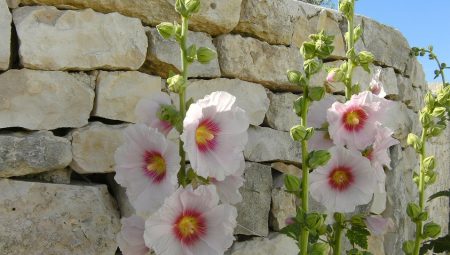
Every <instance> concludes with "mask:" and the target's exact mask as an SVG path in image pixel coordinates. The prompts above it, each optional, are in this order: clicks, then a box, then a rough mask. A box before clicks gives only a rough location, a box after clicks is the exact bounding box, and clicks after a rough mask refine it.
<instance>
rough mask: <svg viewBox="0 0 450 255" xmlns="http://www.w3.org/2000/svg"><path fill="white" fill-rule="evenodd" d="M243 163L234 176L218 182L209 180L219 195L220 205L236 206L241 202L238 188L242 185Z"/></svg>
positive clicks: (212, 179)
mask: <svg viewBox="0 0 450 255" xmlns="http://www.w3.org/2000/svg"><path fill="white" fill-rule="evenodd" d="M244 170H245V162H242V165H241V168H240V169H239V170H238V172H236V173H235V174H234V175H229V176H227V177H225V180H223V181H218V180H216V179H214V178H211V183H212V184H214V185H215V186H216V189H217V193H218V194H219V199H220V201H221V202H222V203H226V204H232V205H234V204H237V203H239V202H241V201H242V195H241V192H239V188H240V187H242V185H244V181H245V180H244V177H242V175H243V174H244Z"/></svg>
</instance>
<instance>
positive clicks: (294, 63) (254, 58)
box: [215, 35, 303, 91]
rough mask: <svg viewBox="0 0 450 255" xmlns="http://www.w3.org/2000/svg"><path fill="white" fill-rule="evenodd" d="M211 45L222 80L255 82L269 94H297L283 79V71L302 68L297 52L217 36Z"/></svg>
mask: <svg viewBox="0 0 450 255" xmlns="http://www.w3.org/2000/svg"><path fill="white" fill-rule="evenodd" d="M215 44H216V47H217V51H218V54H219V64H220V69H221V71H222V76H225V77H234V78H239V79H241V80H246V81H251V82H257V83H260V84H263V85H265V86H266V87H268V88H269V89H272V90H289V91H299V87H298V86H295V85H292V84H290V83H289V82H288V80H287V77H286V72H287V70H290V69H296V70H298V69H301V68H302V66H303V60H302V58H301V56H300V53H299V51H298V49H297V48H295V47H286V46H274V45H269V44H268V43H266V42H261V41H259V40H257V39H254V38H245V37H242V36H240V35H222V36H219V37H217V38H216V39H215Z"/></svg>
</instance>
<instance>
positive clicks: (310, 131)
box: [305, 127, 314, 140]
mask: <svg viewBox="0 0 450 255" xmlns="http://www.w3.org/2000/svg"><path fill="white" fill-rule="evenodd" d="M313 135H314V128H313V127H309V128H307V129H306V136H305V140H309V139H310V138H311V137H312V136H313Z"/></svg>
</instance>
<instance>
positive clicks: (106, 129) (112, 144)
mask: <svg viewBox="0 0 450 255" xmlns="http://www.w3.org/2000/svg"><path fill="white" fill-rule="evenodd" d="M127 126H128V125H127V124H123V125H114V126H112V125H106V124H103V123H101V122H91V123H89V125H88V126H86V127H83V128H79V129H76V130H74V131H73V132H72V133H71V134H70V136H71V139H72V153H73V160H72V163H71V164H70V167H71V168H72V169H73V170H75V172H77V173H79V174H90V173H110V172H114V166H115V161H114V153H115V152H116V149H117V148H118V147H119V146H120V145H122V143H123V130H124V129H125V128H126V127H127Z"/></svg>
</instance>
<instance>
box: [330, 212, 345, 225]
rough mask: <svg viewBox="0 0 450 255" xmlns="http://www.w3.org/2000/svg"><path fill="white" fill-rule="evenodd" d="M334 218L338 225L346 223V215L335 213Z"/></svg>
mask: <svg viewBox="0 0 450 255" xmlns="http://www.w3.org/2000/svg"><path fill="white" fill-rule="evenodd" d="M333 217H334V220H335V221H336V223H339V224H342V223H344V221H345V215H344V214H343V213H338V212H335V213H334V215H333Z"/></svg>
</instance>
